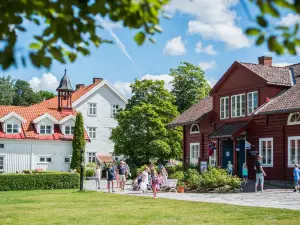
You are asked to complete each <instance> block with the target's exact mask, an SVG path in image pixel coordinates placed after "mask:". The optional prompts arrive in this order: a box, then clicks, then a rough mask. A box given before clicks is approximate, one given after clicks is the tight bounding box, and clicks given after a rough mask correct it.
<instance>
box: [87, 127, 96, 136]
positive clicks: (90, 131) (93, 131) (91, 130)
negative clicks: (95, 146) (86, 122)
mask: <svg viewBox="0 0 300 225" xmlns="http://www.w3.org/2000/svg"><path fill="white" fill-rule="evenodd" d="M88 131H89V136H90V138H91V139H96V127H88Z"/></svg>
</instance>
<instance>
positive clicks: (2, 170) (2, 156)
mask: <svg viewBox="0 0 300 225" xmlns="http://www.w3.org/2000/svg"><path fill="white" fill-rule="evenodd" d="M5 156H6V155H0V157H1V158H3V165H2V166H3V169H1V168H0V171H1V172H4V168H5Z"/></svg>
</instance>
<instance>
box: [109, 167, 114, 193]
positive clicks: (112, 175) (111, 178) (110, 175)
mask: <svg viewBox="0 0 300 225" xmlns="http://www.w3.org/2000/svg"><path fill="white" fill-rule="evenodd" d="M114 180H115V170H114V167H113V166H112V164H110V165H109V168H108V170H107V189H108V192H110V185H111V187H112V192H114Z"/></svg>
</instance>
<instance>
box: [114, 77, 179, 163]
mask: <svg viewBox="0 0 300 225" xmlns="http://www.w3.org/2000/svg"><path fill="white" fill-rule="evenodd" d="M131 88H132V93H133V96H132V98H131V99H130V100H129V101H128V104H127V105H126V108H125V109H124V110H121V111H120V112H119V113H118V114H117V115H116V118H117V121H118V126H117V127H116V128H115V129H113V131H112V136H111V138H110V139H111V140H112V141H113V142H114V143H115V154H116V155H124V156H125V157H127V159H128V161H129V163H131V164H135V165H136V166H140V165H143V164H145V163H148V162H149V160H150V159H152V158H157V159H158V160H159V161H163V160H166V159H170V158H175V159H177V158H179V157H180V156H181V141H182V132H181V131H180V130H176V129H166V125H167V124H168V123H169V122H171V121H172V120H173V119H174V118H175V117H176V116H178V115H179V113H178V112H177V109H176V106H175V105H174V104H173V103H174V101H175V98H174V96H173V95H172V94H171V93H170V92H168V91H167V90H166V89H165V88H164V82H163V81H152V80H143V81H139V80H136V81H135V83H134V84H132V85H131Z"/></svg>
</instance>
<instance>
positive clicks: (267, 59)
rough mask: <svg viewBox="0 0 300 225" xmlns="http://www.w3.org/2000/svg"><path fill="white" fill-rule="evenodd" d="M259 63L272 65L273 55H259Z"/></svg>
mask: <svg viewBox="0 0 300 225" xmlns="http://www.w3.org/2000/svg"><path fill="white" fill-rule="evenodd" d="M258 63H259V64H260V65H265V66H272V57H271V56H261V57H258Z"/></svg>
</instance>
